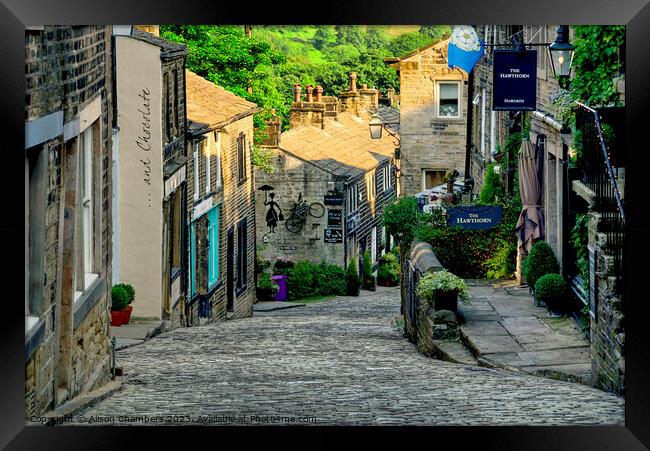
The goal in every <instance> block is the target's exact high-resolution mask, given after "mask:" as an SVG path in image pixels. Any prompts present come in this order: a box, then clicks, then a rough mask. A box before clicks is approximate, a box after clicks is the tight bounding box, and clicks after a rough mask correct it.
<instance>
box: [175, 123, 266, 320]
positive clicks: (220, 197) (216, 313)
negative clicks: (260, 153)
mask: <svg viewBox="0 0 650 451" xmlns="http://www.w3.org/2000/svg"><path fill="white" fill-rule="evenodd" d="M218 132H219V140H220V149H221V181H222V182H221V186H220V187H219V186H217V177H216V175H217V158H216V157H214V156H215V155H216V153H215V152H214V151H213V153H212V154H211V155H213V157H212V158H210V174H211V176H210V185H211V191H212V192H211V194H210V195H209V196H208V197H211V199H212V205H213V206H216V205H219V276H218V282H217V284H216V286H215V287H213V288H212V289H210V287H208V286H207V258H208V255H207V250H206V249H207V243H206V242H205V240H203V239H201V238H200V237H202V236H207V217H206V216H205V215H204V216H201V217H199V218H194V220H195V225H196V226H197V229H196V232H195V233H196V237H197V244H196V252H197V263H196V272H197V274H196V277H197V285H196V286H197V293H198V296H196V297H195V298H194V299H190V300H187V301H186V300H184V299H183V300H182V301H181V302H179V304H178V306H177V308H176V309H175V313H174V314H173V315H172V321H173V323H176V321H178V322H180V323H182V324H183V325H187V326H191V325H198V324H199V323H200V320H199V318H200V317H206V318H207V320H208V321H223V320H226V319H228V318H244V317H248V316H251V315H252V309H253V304H254V303H255V284H256V281H255V240H256V224H255V200H254V193H253V189H254V186H255V179H254V177H255V176H256V174H255V173H254V171H253V153H252V151H251V148H250V146H249V145H248V144H249V143H251V142H252V139H253V116H252V115H250V116H247V117H244V118H242V119H239V120H237V121H235V122H233V123H231V124H229V125H227V126H225V127H224V128H223V129H220V130H219V131H218ZM242 132H243V133H244V134H245V135H246V163H247V165H246V166H247V169H246V173H247V177H246V180H245V181H244V182H242V183H241V184H240V183H239V182H238V179H237V177H238V171H237V164H238V163H237V138H238V136H239V134H240V133H242ZM203 136H204V137H205V138H206V139H208V141H207V142H208V145H210V146H214V145H216V144H215V143H214V142H213V137H212V136H213V132H208V133H206V134H205V135H203ZM190 146H192V144H191V143H190ZM198 162H199V168H198V174H199V178H200V179H199V189H200V190H201V195H200V196H199V200H198V201H194V172H195V171H194V159H193V157H190V158H189V160H188V162H187V199H188V202H187V206H188V211H187V215H188V219H189V220H191V219H193V218H192V216H193V209H194V206H195V205H197V204H198V203H200V202H202V201H205V200H208V197H206V196H205V195H203V193H204V192H205V183H206V168H205V157H204V156H203V155H199V158H198ZM242 220H246V221H247V232H248V233H247V240H246V244H247V249H246V263H247V269H246V276H247V278H246V282H245V284H244V285H245V289H244V290H243V291H242V292H241V293H239V294H237V293H236V290H234V287H235V285H236V280H235V279H233V284H232V285H233V290H234V291H235V293H234V294H233V298H234V304H233V311H232V313H230V314H229V313H228V312H227V296H226V294H227V293H226V288H227V283H226V268H227V267H226V265H227V256H228V249H227V246H228V231H229V230H232V231H233V234H234V243H233V244H234V249H233V253H234V257H233V258H234V261H233V265H234V268H233V269H234V274H235V276H236V273H237V268H236V264H237V259H236V254H237V224H239V223H240V222H241V221H242ZM188 233H189V228H188Z"/></svg>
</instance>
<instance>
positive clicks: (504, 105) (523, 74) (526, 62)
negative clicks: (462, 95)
mask: <svg viewBox="0 0 650 451" xmlns="http://www.w3.org/2000/svg"><path fill="white" fill-rule="evenodd" d="M493 68H494V71H493V79H492V87H493V93H492V110H494V111H535V110H536V109H537V102H536V100H537V51H536V50H523V51H517V50H495V51H494V66H493Z"/></svg>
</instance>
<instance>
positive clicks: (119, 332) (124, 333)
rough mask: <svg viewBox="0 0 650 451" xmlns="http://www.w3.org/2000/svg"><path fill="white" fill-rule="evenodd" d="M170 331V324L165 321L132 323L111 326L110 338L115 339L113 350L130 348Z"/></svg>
mask: <svg viewBox="0 0 650 451" xmlns="http://www.w3.org/2000/svg"><path fill="white" fill-rule="evenodd" d="M169 329H170V322H169V321H165V320H157V321H146V322H134V323H129V324H125V325H122V326H119V327H113V326H111V336H114V337H115V339H116V340H115V341H116V343H115V350H116V351H119V350H121V349H125V348H130V347H131V346H136V345H139V344H141V343H144V342H145V341H147V340H150V339H151V338H153V337H155V336H156V335H159V334H161V333H163V332H166V331H168V330H169Z"/></svg>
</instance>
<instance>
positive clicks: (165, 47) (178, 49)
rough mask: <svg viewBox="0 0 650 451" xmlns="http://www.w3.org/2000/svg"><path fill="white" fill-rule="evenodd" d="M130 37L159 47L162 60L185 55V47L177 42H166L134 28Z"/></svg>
mask: <svg viewBox="0 0 650 451" xmlns="http://www.w3.org/2000/svg"><path fill="white" fill-rule="evenodd" d="M131 37H132V38H133V39H137V40H139V41H143V42H147V43H149V44H152V45H155V46H158V47H160V56H161V57H163V58H171V57H174V56H182V55H187V47H186V46H185V45H183V44H179V43H178V42H173V41H168V40H166V39H163V38H160V37H158V36H155V35H153V34H151V33H147V32H146V31H142V30H139V29H137V28H135V27H133V29H132V30H131Z"/></svg>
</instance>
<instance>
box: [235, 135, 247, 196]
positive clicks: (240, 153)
mask: <svg viewBox="0 0 650 451" xmlns="http://www.w3.org/2000/svg"><path fill="white" fill-rule="evenodd" d="M247 164H248V162H247V158H246V134H245V133H244V132H240V133H239V135H238V136H237V182H238V184H240V185H241V184H242V183H244V182H245V181H246V180H247V179H248V171H247Z"/></svg>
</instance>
